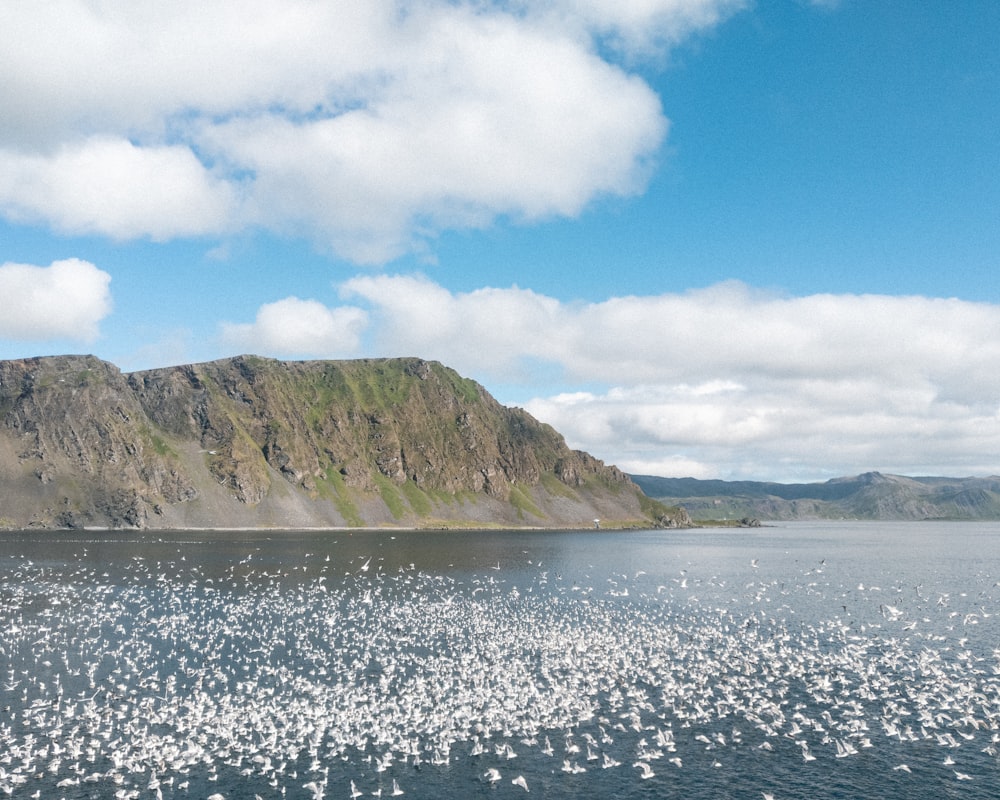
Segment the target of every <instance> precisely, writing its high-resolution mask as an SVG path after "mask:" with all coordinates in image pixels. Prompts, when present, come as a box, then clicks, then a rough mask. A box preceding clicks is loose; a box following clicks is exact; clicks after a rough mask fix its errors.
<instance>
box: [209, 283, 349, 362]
mask: <svg viewBox="0 0 1000 800" xmlns="http://www.w3.org/2000/svg"><path fill="white" fill-rule="evenodd" d="M367 324H368V318H367V314H366V313H365V312H364V311H363V310H362V309H359V308H352V307H350V306H345V307H342V308H334V309H331V308H327V307H326V306H324V305H323V304H322V303H320V302H318V301H317V300H300V299H299V298H297V297H286V298H285V299H284V300H278V301H277V302H275V303H267V304H265V305H263V306H261V307H260V309H259V310H258V312H257V318H256V320H255V321H254V322H253V323H250V324H235V323H224V324H223V325H222V338H223V340H224V341H225V342H226V343H227V344H229V345H230V346H233V347H236V348H238V349H240V350H243V351H245V352H254V353H267V354H273V355H279V356H323V357H325V358H334V357H347V356H351V355H354V354H356V353H357V350H358V347H359V343H360V336H361V334H362V332H363V331H364V329H365V327H366V326H367Z"/></svg>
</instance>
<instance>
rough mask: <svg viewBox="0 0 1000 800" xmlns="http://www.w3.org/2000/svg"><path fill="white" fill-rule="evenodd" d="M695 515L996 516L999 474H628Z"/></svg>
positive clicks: (645, 488)
mask: <svg viewBox="0 0 1000 800" xmlns="http://www.w3.org/2000/svg"><path fill="white" fill-rule="evenodd" d="M631 477H632V480H633V481H635V483H636V484H638V485H639V487H641V488H642V490H643V491H644V492H645V493H646V494H648V495H649V496H650V497H654V498H656V499H657V500H659V501H660V502H663V503H669V504H677V505H681V506H683V507H684V508H685V509H687V511H688V513H689V514H690V515H691V517H692V519H694V520H695V521H697V520H706V519H740V518H743V517H750V518H756V519H761V520H792V519H881V520H920V519H956V520H991V519H1000V477H996V476H993V477H988V478H935V477H917V478H908V477H904V476H902V475H883V474H882V473H880V472H866V473H864V474H863V475H856V476H854V477H846V478H834V479H833V480H829V481H825V482H822V483H764V482H756V481H721V480H698V479H696V478H658V477H654V476H651V475H632V476H631Z"/></svg>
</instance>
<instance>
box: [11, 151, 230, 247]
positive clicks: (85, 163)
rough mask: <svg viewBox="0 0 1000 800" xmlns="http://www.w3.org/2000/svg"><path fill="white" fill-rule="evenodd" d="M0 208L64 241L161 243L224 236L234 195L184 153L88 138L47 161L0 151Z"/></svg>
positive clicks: (222, 183)
mask: <svg viewBox="0 0 1000 800" xmlns="http://www.w3.org/2000/svg"><path fill="white" fill-rule="evenodd" d="M0 208H2V209H5V210H6V214H7V216H8V217H10V218H12V219H15V220H27V221H35V220H39V219H41V220H47V221H48V222H49V223H51V225H52V226H53V227H54V228H56V229H58V230H61V231H67V232H70V233H88V234H89V233H98V234H104V235H107V236H110V237H112V238H114V239H132V238H137V237H142V236H149V237H150V238H152V239H156V240H165V239H171V238H174V237H177V236H193V235H200V234H208V233H219V232H221V231H223V230H225V228H226V227H227V225H228V221H229V218H230V216H231V215H232V214H233V212H234V211H235V189H234V187H233V186H232V185H230V184H227V183H225V182H223V181H221V180H219V179H216V178H213V177H212V175H211V174H210V173H209V172H208V171H207V170H206V169H205V167H204V166H203V165H202V163H201V162H200V161H199V160H198V159H197V158H196V157H195V156H194V154H193V153H192V152H191V150H189V149H188V148H187V147H184V146H180V145H178V146H164V147H137V146H136V145H134V144H132V143H131V142H129V141H127V140H124V139H110V138H103V137H95V138H91V139H87V140H85V141H80V142H74V143H72V144H71V145H66V146H63V147H60V148H59V149H58V150H57V151H56V152H55V153H52V154H51V155H48V156H42V155H37V154H32V155H25V154H23V153H18V152H14V151H11V150H0Z"/></svg>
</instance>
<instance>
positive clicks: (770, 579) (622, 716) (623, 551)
mask: <svg viewBox="0 0 1000 800" xmlns="http://www.w3.org/2000/svg"><path fill="white" fill-rule="evenodd" d="M998 581H1000V525H976V524H939V523H907V524H874V523H872V524H859V523H839V524H819V523H812V524H795V525H783V526H781V527H774V528H763V529H759V530H739V531H720V530H716V531H685V532H653V531H648V532H631V533H603V532H596V531H580V532H559V533H544V532H517V531H497V532H474V533H460V532H441V533H425V532H414V533H404V532H354V533H349V532H346V531H336V532H328V533H316V532H301V533H280V534H278V533H260V532H243V533H206V532H182V533H177V532H172V533H143V534H142V535H139V534H122V533H104V532H84V533H74V534H65V533H58V534H53V533H41V532H31V533H28V532H21V533H5V534H0V631H2V632H3V633H2V638H0V681H2V683H0V793H2V794H4V795H6V794H10V795H11V796H13V797H32V796H39V797H65V798H91V797H93V798H107V797H122V798H126V797H157V796H162V797H183V798H188V797H194V798H208V797H210V796H212V795H221V796H222V797H225V798H227V799H228V800H231V799H232V798H253V797H255V796H257V795H259V796H260V797H261V798H280V797H290V798H313V797H319V796H323V797H334V798H341V797H344V798H346V797H351V796H352V794H353V795H355V796H357V797H361V796H365V797H371V796H379V795H381V796H383V797H388V796H392V794H393V790H394V789H395V790H396V791H397V792H402V793H404V796H407V797H413V798H440V797H478V796H489V797H500V796H502V797H519V796H521V795H522V794H524V793H525V788H524V787H525V786H526V787H527V789H528V790H530V792H531V793H532V794H535V795H540V796H543V797H591V796H593V797H607V798H633V797H635V798H639V797H678V798H680V797H683V798H718V797H732V798H762V797H764V796H770V795H773V796H774V797H775V798H849V797H915V796H921V797H952V796H955V797H967V798H986V797H995V796H996V792H997V787H998V786H1000V772H998V761H997V756H998V748H1000V674H998V672H1000V649H998V648H1000V623H998V619H997V616H996V611H997V597H998V591H1000V585H998ZM515 780H516V781H517V783H514V781H515Z"/></svg>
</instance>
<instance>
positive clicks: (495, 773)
mask: <svg viewBox="0 0 1000 800" xmlns="http://www.w3.org/2000/svg"><path fill="white" fill-rule="evenodd" d="M483 777H484V778H486V780H487V781H489V782H490V783H496V782H497V781H498V780H500V770H498V769H496V768H495V767H490V768H489V769H488V770H486V772H484V773H483Z"/></svg>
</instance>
